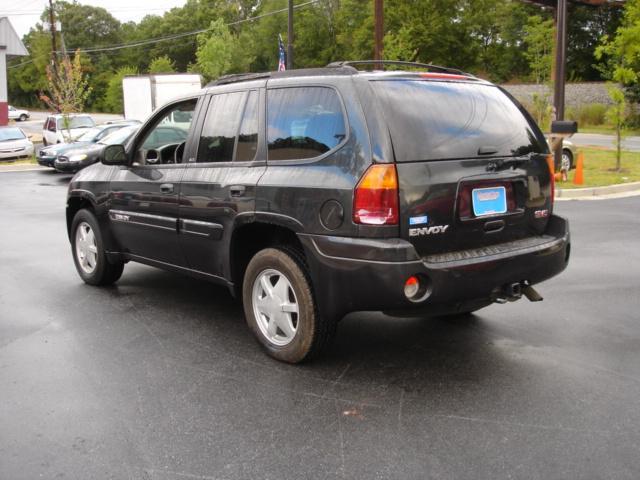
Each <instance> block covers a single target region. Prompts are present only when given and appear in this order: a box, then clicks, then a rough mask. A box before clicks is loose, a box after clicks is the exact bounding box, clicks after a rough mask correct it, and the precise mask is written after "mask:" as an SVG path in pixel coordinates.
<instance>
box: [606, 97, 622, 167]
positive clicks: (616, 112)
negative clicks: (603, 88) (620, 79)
mask: <svg viewBox="0 0 640 480" xmlns="http://www.w3.org/2000/svg"><path fill="white" fill-rule="evenodd" d="M608 90H609V97H610V98H611V100H612V101H613V105H612V106H611V107H609V110H607V121H608V122H609V123H611V124H612V125H613V126H614V127H615V129H616V171H617V172H619V171H620V168H621V156H622V152H621V150H622V137H623V129H624V124H625V120H626V116H625V113H626V109H627V101H626V99H625V95H624V91H622V90H621V89H620V88H618V87H617V86H616V85H609V86H608Z"/></svg>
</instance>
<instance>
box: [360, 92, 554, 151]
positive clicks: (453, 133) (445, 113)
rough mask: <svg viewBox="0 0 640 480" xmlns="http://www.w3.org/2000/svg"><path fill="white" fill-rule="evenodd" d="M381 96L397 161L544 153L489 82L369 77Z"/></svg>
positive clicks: (514, 109) (518, 114) (518, 115)
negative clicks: (485, 151)
mask: <svg viewBox="0 0 640 480" xmlns="http://www.w3.org/2000/svg"><path fill="white" fill-rule="evenodd" d="M372 85H373V86H374V89H375V90H376V92H377V93H378V96H379V98H380V99H381V101H382V106H383V111H384V115H385V117H386V121H387V125H388V126H389V130H390V132H391V137H392V140H393V148H394V152H395V155H396V160H397V161H399V162H410V161H415V160H435V159H446V158H474V157H478V156H479V153H478V151H479V149H480V148H482V147H484V148H485V149H488V150H489V151H493V152H494V153H491V155H500V156H513V155H525V154H527V153H530V152H540V153H543V152H546V146H545V145H544V144H543V143H542V142H541V141H540V140H539V139H538V137H537V135H536V132H535V130H537V129H535V130H534V127H533V125H532V124H530V123H529V121H528V120H527V118H526V117H525V116H524V115H523V113H522V112H521V111H520V109H519V108H518V107H517V106H516V105H515V104H514V103H513V102H512V101H511V100H510V99H509V97H507V96H506V95H505V94H504V93H502V92H501V91H500V90H499V89H498V88H497V87H495V86H492V85H481V84H472V83H453V82H429V81H423V80H384V81H374V82H372Z"/></svg>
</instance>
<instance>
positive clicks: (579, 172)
mask: <svg viewBox="0 0 640 480" xmlns="http://www.w3.org/2000/svg"><path fill="white" fill-rule="evenodd" d="M573 184H574V185H584V153H582V152H580V153H578V159H577V160H576V174H575V175H574V176H573Z"/></svg>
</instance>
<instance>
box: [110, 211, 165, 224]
mask: <svg viewBox="0 0 640 480" xmlns="http://www.w3.org/2000/svg"><path fill="white" fill-rule="evenodd" d="M111 213H115V214H118V215H129V216H131V217H141V218H149V219H154V220H163V221H168V222H175V221H176V220H177V218H175V217H163V216H162V215H152V214H150V213H141V212H129V211H126V210H109V215H111ZM112 220H113V219H112Z"/></svg>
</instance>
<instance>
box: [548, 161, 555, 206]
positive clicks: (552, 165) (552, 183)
mask: <svg viewBox="0 0 640 480" xmlns="http://www.w3.org/2000/svg"><path fill="white" fill-rule="evenodd" d="M555 164H556V162H555V158H554V156H553V154H551V155H547V166H548V167H549V176H550V177H551V180H550V183H549V186H550V187H551V206H553V202H555V200H556V166H555Z"/></svg>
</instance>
